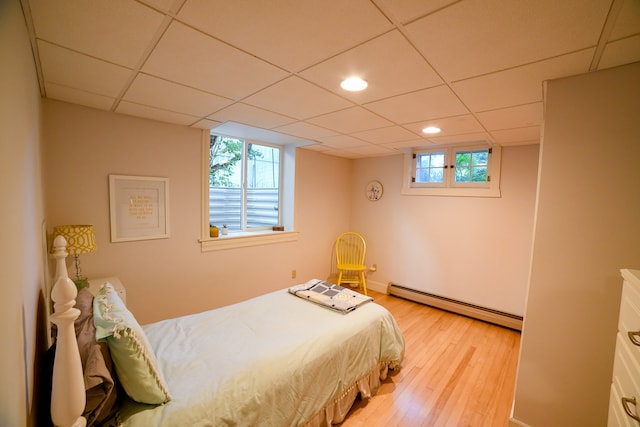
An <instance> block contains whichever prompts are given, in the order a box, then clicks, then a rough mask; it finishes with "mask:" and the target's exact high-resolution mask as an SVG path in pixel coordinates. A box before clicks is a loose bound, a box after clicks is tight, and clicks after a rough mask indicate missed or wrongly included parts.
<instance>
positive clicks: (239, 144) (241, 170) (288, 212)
mask: <svg viewBox="0 0 640 427" xmlns="http://www.w3.org/2000/svg"><path fill="white" fill-rule="evenodd" d="M203 139H204V140H203V157H204V162H203V175H204V185H203V208H204V212H203V238H202V240H201V242H202V248H203V251H209V250H218V249H226V248H232V247H242V246H254V245H258V244H265V243H272V242H273V243H277V242H282V241H292V240H296V239H297V236H292V234H295V233H292V232H291V231H292V228H293V181H294V180H293V179H287V181H288V182H287V183H285V184H284V185H283V182H284V181H285V180H284V177H290V178H291V177H292V171H293V170H294V167H295V147H294V146H291V147H289V146H283V145H278V144H272V143H266V142H262V141H254V140H249V139H242V138H236V137H230V136H224V135H217V134H214V133H209V132H206V135H203ZM209 224H213V225H216V226H218V227H219V228H221V227H222V226H223V225H226V226H227V229H228V230H229V231H228V234H226V235H220V236H219V237H218V238H209ZM274 226H284V227H285V230H287V232H282V231H274V229H273V227H274Z"/></svg>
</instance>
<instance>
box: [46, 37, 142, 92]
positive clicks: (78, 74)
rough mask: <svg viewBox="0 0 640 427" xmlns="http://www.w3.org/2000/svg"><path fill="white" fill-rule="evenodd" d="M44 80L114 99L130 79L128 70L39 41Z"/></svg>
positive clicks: (130, 72)
mask: <svg viewBox="0 0 640 427" xmlns="http://www.w3.org/2000/svg"><path fill="white" fill-rule="evenodd" d="M38 51H39V53H40V64H41V66H42V74H43V78H44V80H45V81H47V82H52V83H56V84H60V85H63V86H68V87H73V88H76V89H80V90H84V91H86V92H93V93H96V94H98V95H105V96H109V97H113V98H115V97H117V96H118V95H119V94H120V91H121V90H122V87H123V86H124V85H125V84H126V82H127V81H128V80H129V78H130V77H131V74H132V71H131V70H130V69H128V68H124V67H120V66H118V65H114V64H110V63H108V62H105V61H101V60H99V59H95V58H91V57H89V56H86V55H83V54H80V53H76V52H73V51H71V50H68V49H64V48H61V47H58V46H55V45H52V44H50V43H47V42H44V41H42V40H40V41H38Z"/></svg>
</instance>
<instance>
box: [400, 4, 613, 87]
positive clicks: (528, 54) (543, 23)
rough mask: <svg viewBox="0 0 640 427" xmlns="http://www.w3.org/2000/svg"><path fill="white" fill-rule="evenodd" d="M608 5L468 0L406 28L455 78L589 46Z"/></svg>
mask: <svg viewBox="0 0 640 427" xmlns="http://www.w3.org/2000/svg"><path fill="white" fill-rule="evenodd" d="M609 4H610V2H609V1H584V2H580V6H579V7H577V6H576V4H575V2H570V1H557V0H523V1H504V0H467V1H463V2H458V3H455V4H453V5H451V6H449V7H447V8H445V9H442V10H439V11H438V12H436V13H433V14H431V15H428V16H426V17H424V18H422V19H419V20H417V21H415V22H413V23H411V24H409V25H407V27H406V29H407V32H408V33H409V34H410V36H411V37H412V39H413V40H414V41H415V43H416V45H417V47H418V49H420V51H421V52H422V53H423V54H424V55H425V56H426V58H427V60H429V62H430V63H431V65H432V66H434V67H435V68H436V69H438V70H439V71H440V72H441V75H442V76H443V77H444V78H445V80H447V81H454V80H459V79H463V78H468V77H471V76H478V75H482V74H486V73H489V72H493V71H498V70H504V69H508V68H511V67H514V66H518V65H522V64H525V63H530V62H534V61H539V60H542V59H546V58H551V57H554V56H558V55H562V54H565V53H567V52H573V51H576V50H579V49H585V48H590V47H593V46H595V45H596V44H597V43H598V39H599V37H600V33H601V31H602V26H603V24H604V22H605V20H606V17H607V13H608V11H609ZM461 28H464V31H460V29H461Z"/></svg>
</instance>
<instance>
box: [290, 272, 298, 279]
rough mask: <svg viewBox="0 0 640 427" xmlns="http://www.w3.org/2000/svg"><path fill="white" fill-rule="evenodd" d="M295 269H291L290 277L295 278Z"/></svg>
mask: <svg viewBox="0 0 640 427" xmlns="http://www.w3.org/2000/svg"><path fill="white" fill-rule="evenodd" d="M296 275H297V274H296V271H295V270H291V278H292V279H295V278H296Z"/></svg>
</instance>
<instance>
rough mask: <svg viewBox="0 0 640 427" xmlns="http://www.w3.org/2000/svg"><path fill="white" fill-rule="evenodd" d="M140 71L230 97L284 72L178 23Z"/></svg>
mask: <svg viewBox="0 0 640 427" xmlns="http://www.w3.org/2000/svg"><path fill="white" fill-rule="evenodd" d="M142 70H143V71H144V72H146V73H148V74H152V75H155V76H158V77H162V78H165V79H167V80H171V81H174V82H177V83H181V84H184V85H187V86H191V87H194V88H196V89H200V90H203V91H206V92H210V93H215V94H218V95H221V96H224V97H227V98H231V99H240V98H242V97H245V96H247V95H249V94H251V93H253V92H255V91H257V90H259V89H260V88H262V87H263V86H265V85H268V84H271V83H274V82H276V81H278V80H280V79H282V78H284V77H285V76H286V75H287V74H286V73H285V72H284V71H282V70H280V69H278V68H276V67H274V66H273V65H270V64H267V63H266V62H264V61H261V60H260V59H258V58H255V57H253V56H251V55H248V54H246V53H244V52H242V51H240V50H237V49H234V48H232V47H230V46H229V45H227V44H224V43H221V42H220V41H218V40H215V39H213V38H211V37H209V36H207V35H205V34H202V33H201V32H199V31H196V30H193V29H191V28H188V27H186V26H185V25H183V24H180V23H176V22H174V23H172V24H171V25H170V26H169V28H168V29H167V31H166V33H165V34H164V35H163V36H162V38H161V39H160V41H159V43H158V46H157V47H156V49H155V50H154V51H153V53H152V54H151V55H150V56H149V59H148V60H147V62H146V63H145V64H144V67H143V68H142Z"/></svg>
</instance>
